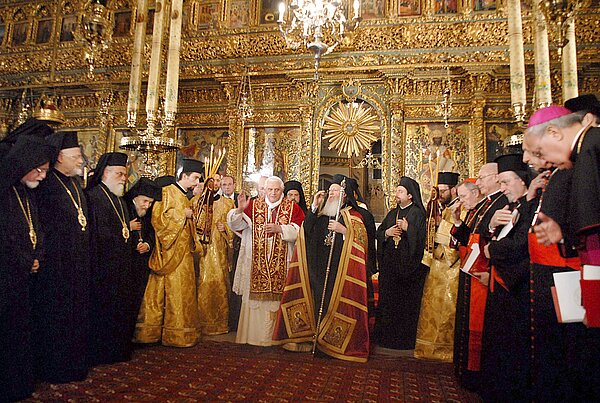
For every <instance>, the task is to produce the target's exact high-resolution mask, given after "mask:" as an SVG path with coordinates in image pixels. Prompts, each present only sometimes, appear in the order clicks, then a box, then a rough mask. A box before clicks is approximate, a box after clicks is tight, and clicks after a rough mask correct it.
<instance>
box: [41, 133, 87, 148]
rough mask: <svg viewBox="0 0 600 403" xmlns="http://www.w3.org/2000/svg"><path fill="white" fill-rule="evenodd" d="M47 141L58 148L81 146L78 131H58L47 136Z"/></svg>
mask: <svg viewBox="0 0 600 403" xmlns="http://www.w3.org/2000/svg"><path fill="white" fill-rule="evenodd" d="M46 141H47V142H48V143H49V144H52V145H53V146H54V147H56V148H57V149H58V150H65V149H67V148H79V140H78V139H77V132H57V133H53V134H51V135H50V136H48V137H46Z"/></svg>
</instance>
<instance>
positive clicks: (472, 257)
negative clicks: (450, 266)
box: [460, 243, 481, 275]
mask: <svg viewBox="0 0 600 403" xmlns="http://www.w3.org/2000/svg"><path fill="white" fill-rule="evenodd" d="M480 253H481V252H480V250H479V244H478V243H474V244H472V245H471V251H470V252H469V257H467V261H466V262H465V264H464V265H463V267H461V268H460V269H461V270H462V271H464V272H465V273H467V274H471V273H470V272H469V270H471V267H473V264H474V263H475V261H476V260H477V258H478V257H479V254H480ZM471 275H472V274H471Z"/></svg>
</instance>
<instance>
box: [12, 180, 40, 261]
mask: <svg viewBox="0 0 600 403" xmlns="http://www.w3.org/2000/svg"><path fill="white" fill-rule="evenodd" d="M12 188H13V190H14V191H15V196H17V200H18V202H19V206H21V211H22V212H23V215H24V216H25V221H27V226H28V227H29V240H30V241H31V246H33V249H34V250H35V247H36V246H37V234H36V232H35V228H33V219H32V218H31V209H30V208H29V199H28V198H27V197H25V203H26V204H27V211H25V206H23V202H22V201H21V196H19V192H17V189H16V188H15V187H14V186H13V187H12Z"/></svg>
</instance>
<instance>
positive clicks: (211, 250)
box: [198, 196, 235, 335]
mask: <svg viewBox="0 0 600 403" xmlns="http://www.w3.org/2000/svg"><path fill="white" fill-rule="evenodd" d="M234 207H235V206H234V203H233V200H231V199H228V198H226V197H223V196H221V197H220V198H219V200H216V201H215V202H214V204H213V207H212V208H213V214H212V229H211V239H210V243H209V244H208V245H205V246H204V247H203V249H202V256H201V257H200V272H199V274H198V276H199V280H198V311H199V313H200V330H201V331H202V334H206V335H211V334H223V333H227V332H228V331H229V327H228V319H229V304H228V301H227V296H228V294H229V289H230V284H229V268H230V262H229V259H228V251H229V249H230V248H231V247H232V245H231V243H232V242H233V231H231V229H230V228H229V227H228V226H227V213H228V212H229V210H231V209H232V208H234ZM219 222H220V223H223V224H225V228H226V230H225V232H220V231H219V230H218V228H217V223H219Z"/></svg>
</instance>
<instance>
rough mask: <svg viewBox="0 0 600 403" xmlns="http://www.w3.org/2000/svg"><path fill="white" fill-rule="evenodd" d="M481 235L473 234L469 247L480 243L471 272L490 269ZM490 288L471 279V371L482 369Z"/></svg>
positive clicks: (468, 364) (468, 366)
mask: <svg viewBox="0 0 600 403" xmlns="http://www.w3.org/2000/svg"><path fill="white" fill-rule="evenodd" d="M479 241H480V235H479V234H471V235H470V236H469V244H468V246H467V249H468V250H469V251H470V250H471V245H473V244H474V243H479V246H480V251H481V252H480V255H479V256H478V257H477V260H476V261H475V263H474V264H473V267H472V268H471V270H469V272H470V273H481V272H484V271H488V266H489V261H488V259H487V258H486V257H485V255H484V254H483V247H481V243H480V242H479ZM487 293H488V288H487V287H486V286H485V285H483V284H481V282H480V281H479V280H477V279H476V278H472V279H471V293H470V303H469V359H468V362H467V369H468V370H470V371H479V370H480V369H481V344H482V343H481V342H482V338H483V320H484V316H485V304H486V300H487Z"/></svg>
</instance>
